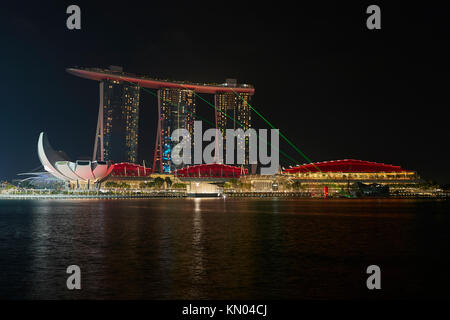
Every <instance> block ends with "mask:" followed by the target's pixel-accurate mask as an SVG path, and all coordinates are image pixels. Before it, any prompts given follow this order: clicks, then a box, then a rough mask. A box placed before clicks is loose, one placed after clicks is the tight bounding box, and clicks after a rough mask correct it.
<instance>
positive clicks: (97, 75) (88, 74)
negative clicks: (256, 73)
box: [66, 68, 255, 95]
mask: <svg viewBox="0 0 450 320" xmlns="http://www.w3.org/2000/svg"><path fill="white" fill-rule="evenodd" d="M66 71H67V72H68V73H70V74H72V75H75V76H77V77H80V78H85V79H90V80H96V81H102V80H117V81H127V82H132V83H135V84H137V85H139V86H140V87H144V88H151V89H160V88H174V89H189V90H194V91H195V92H197V93H209V94H215V93H220V92H236V93H247V94H250V95H253V94H254V93H255V88H253V86H252V85H249V84H237V85H236V86H230V85H227V84H226V83H224V84H208V83H192V82H182V81H169V80H159V79H152V78H149V77H146V76H141V75H139V76H138V75H134V74H131V73H125V72H118V71H113V70H110V69H99V68H67V69H66Z"/></svg>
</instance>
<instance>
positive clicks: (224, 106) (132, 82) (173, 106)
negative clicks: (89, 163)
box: [67, 67, 255, 173]
mask: <svg viewBox="0 0 450 320" xmlns="http://www.w3.org/2000/svg"><path fill="white" fill-rule="evenodd" d="M67 72H69V73H70V74H73V75H75V76H77V77H81V78H86V79H90V80H96V81H99V82H100V108H99V121H98V125H97V127H98V129H97V134H96V139H95V146H94V157H93V158H94V159H96V158H97V155H98V154H100V155H101V156H103V155H104V154H105V156H106V154H107V155H108V157H110V158H111V159H112V160H113V161H116V162H120V161H127V162H135V163H137V162H138V161H137V144H138V133H137V130H138V126H137V123H138V119H139V88H150V89H156V90H157V92H158V120H157V121H158V125H157V127H158V129H157V134H156V144H155V152H154V160H153V168H152V171H153V172H160V173H163V172H172V171H173V170H175V169H177V168H175V166H174V165H173V164H172V162H171V159H170V151H171V148H172V143H171V141H170V138H169V137H170V135H171V133H172V132H173V130H175V129H177V128H185V129H187V130H188V131H189V132H191V133H192V130H193V128H192V126H193V120H195V119H194V115H195V112H196V110H195V95H196V94H197V93H205V94H214V95H215V104H216V108H217V109H219V110H222V111H225V112H226V113H227V114H229V115H230V116H232V117H234V118H235V119H236V120H237V121H238V123H240V124H238V125H236V124H234V122H233V121H232V120H230V119H226V116H225V118H223V117H222V116H221V115H224V114H223V113H222V112H218V111H217V110H216V111H215V118H216V126H217V128H218V129H219V130H221V131H222V132H223V130H225V129H226V128H234V129H237V128H239V127H242V128H243V129H244V130H247V129H248V128H250V127H251V116H250V107H249V106H248V105H247V103H246V102H249V100H250V97H251V96H252V95H253V94H254V93H255V89H254V88H253V86H251V85H248V84H237V83H236V80H234V79H227V81H226V82H225V83H222V84H210V83H192V82H183V81H168V80H160V79H154V78H150V77H147V76H138V75H134V74H130V73H124V72H123V71H122V68H119V67H110V68H109V69H106V70H105V69H100V68H69V69H67ZM107 83H108V84H111V83H112V84H111V86H112V88H109V87H108V88H105V89H103V86H106V84H107ZM116 87H117V89H119V88H128V89H127V90H128V92H131V95H128V96H127V98H130V97H131V100H130V101H128V100H126V99H125V100H124V99H122V102H120V99H119V98H117V99H116V100H115V99H113V101H117V103H116V102H114V103H113V108H111V109H112V113H113V114H115V112H114V110H116V109H117V108H115V107H114V106H116V105H117V106H118V105H123V106H125V107H124V108H123V110H125V112H131V113H127V114H126V115H125V117H124V118H122V119H127V121H128V120H130V121H131V122H129V123H127V122H124V121H122V124H121V125H120V124H119V125H117V126H116V125H115V123H114V121H113V120H114V117H112V119H108V118H105V117H107V116H104V115H103V100H104V99H105V97H104V96H106V95H109V96H113V97H119V96H122V97H123V96H124V95H125V94H126V93H125V92H124V91H122V95H120V94H117V96H116V93H115V92H114V93H111V92H107V90H112V89H115V88H116ZM125 91H126V90H125ZM118 92H120V90H119V91H118ZM238 95H239V96H240V97H242V98H240V97H239V96H238ZM127 106H130V107H129V108H128V107H127ZM111 109H108V110H111ZM133 111H135V112H133ZM134 120H136V121H134ZM107 121H112V122H111V128H110V130H112V131H110V132H109V134H111V136H110V138H108V137H107V136H106V130H107V129H101V128H104V124H106V123H107ZM120 126H123V127H124V128H125V129H124V131H125V133H123V132H122V133H121V132H118V133H116V131H115V129H116V127H120ZM106 127H107V126H105V128H106ZM115 137H117V138H118V139H115ZM121 137H127V138H126V139H121ZM108 139H110V140H108ZM117 141H119V144H120V143H121V141H125V142H126V143H125V146H126V147H125V148H118V149H117V148H115V144H116V142H117ZM225 147H226V146H225ZM108 148H111V151H107V149H108ZM134 148H136V149H134ZM100 150H106V151H103V152H101V151H100ZM119 150H124V151H125V152H122V155H120V154H119V155H115V152H116V151H119ZM133 150H136V152H134V151H133ZM246 151H247V152H246V157H245V158H246V163H248V138H247V139H246ZM123 155H125V156H123ZM224 156H225V155H224ZM116 157H117V158H116Z"/></svg>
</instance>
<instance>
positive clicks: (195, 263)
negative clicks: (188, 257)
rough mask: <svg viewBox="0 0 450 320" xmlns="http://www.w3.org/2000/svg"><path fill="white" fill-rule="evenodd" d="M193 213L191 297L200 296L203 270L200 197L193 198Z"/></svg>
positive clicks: (196, 297) (197, 297)
mask: <svg viewBox="0 0 450 320" xmlns="http://www.w3.org/2000/svg"><path fill="white" fill-rule="evenodd" d="M194 204H195V207H194V214H193V219H192V222H193V224H192V266H191V279H192V286H191V292H190V297H191V298H192V299H199V298H202V290H201V289H202V285H203V281H202V280H203V274H204V272H205V270H204V267H203V254H204V252H203V250H204V249H203V246H202V232H203V229H202V228H203V226H202V212H201V208H200V206H201V199H198V198H197V199H194Z"/></svg>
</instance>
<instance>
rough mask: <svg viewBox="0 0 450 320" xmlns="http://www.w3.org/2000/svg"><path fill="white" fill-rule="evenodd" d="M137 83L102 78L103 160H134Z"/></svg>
mask: <svg viewBox="0 0 450 320" xmlns="http://www.w3.org/2000/svg"><path fill="white" fill-rule="evenodd" d="M139 93H140V87H139V86H137V85H134V84H129V83H125V82H122V81H118V80H104V81H103V143H104V160H105V161H108V160H111V161H113V162H116V163H117V162H130V163H137V161H138V158H137V156H138V154H137V151H138V135H139V132H138V130H139Z"/></svg>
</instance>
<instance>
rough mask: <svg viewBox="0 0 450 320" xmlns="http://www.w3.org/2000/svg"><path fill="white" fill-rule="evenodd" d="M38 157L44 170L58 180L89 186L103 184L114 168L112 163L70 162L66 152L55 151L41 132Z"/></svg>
mask: <svg viewBox="0 0 450 320" xmlns="http://www.w3.org/2000/svg"><path fill="white" fill-rule="evenodd" d="M38 156H39V160H40V161H41V163H42V165H43V166H44V169H45V170H46V171H48V172H49V173H51V174H52V175H53V176H55V177H56V178H58V179H60V180H63V181H66V182H70V183H74V184H76V186H77V187H79V186H80V184H83V185H84V184H87V186H88V188H89V186H90V185H91V184H92V183H99V182H102V181H103V180H104V179H105V178H106V177H108V175H109V174H110V173H111V171H112V170H113V168H114V165H113V164H112V163H111V162H106V161H90V160H77V161H75V162H72V161H69V159H68V157H67V155H66V154H65V153H64V152H60V151H55V150H54V149H53V148H52V146H51V145H50V143H49V141H48V138H47V135H46V134H45V133H44V132H41V134H40V135H39V140H38Z"/></svg>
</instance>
